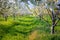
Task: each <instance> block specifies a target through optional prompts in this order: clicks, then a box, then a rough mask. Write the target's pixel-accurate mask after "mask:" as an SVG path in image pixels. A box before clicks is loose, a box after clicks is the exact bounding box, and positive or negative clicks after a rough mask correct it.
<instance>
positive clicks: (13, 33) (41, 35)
mask: <svg viewBox="0 0 60 40" xmlns="http://www.w3.org/2000/svg"><path fill="white" fill-rule="evenodd" d="M44 18H45V20H47V21H45V20H44V19H41V18H40V17H36V16H33V15H23V16H18V17H16V18H15V20H14V19H13V17H8V20H7V21H5V20H4V18H3V17H0V40H60V34H59V33H60V27H59V25H60V22H59V23H58V25H57V26H56V27H55V34H53V35H52V34H50V32H51V25H52V22H51V18H50V17H49V16H48V15H45V16H44Z"/></svg>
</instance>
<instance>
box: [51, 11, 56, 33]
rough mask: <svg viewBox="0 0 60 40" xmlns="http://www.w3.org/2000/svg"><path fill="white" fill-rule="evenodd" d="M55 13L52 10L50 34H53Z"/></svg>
mask: <svg viewBox="0 0 60 40" xmlns="http://www.w3.org/2000/svg"><path fill="white" fill-rule="evenodd" d="M55 17H56V15H55V14H54V12H53V11H52V27H51V34H54V33H55V31H54V30H55V29H54V28H55V22H56V18H55Z"/></svg>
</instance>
